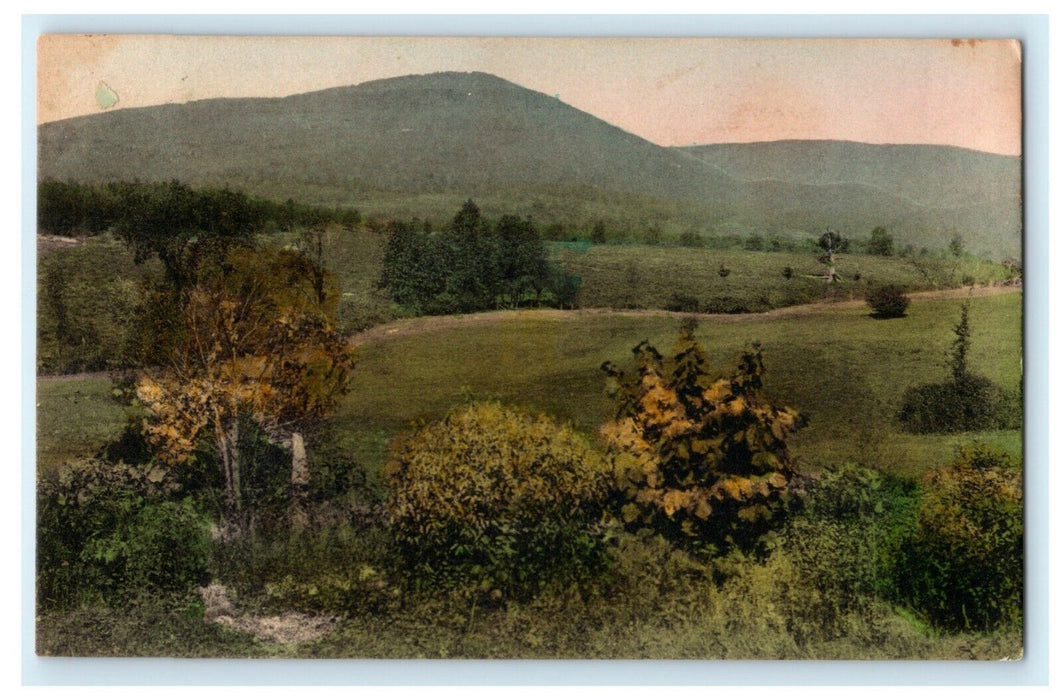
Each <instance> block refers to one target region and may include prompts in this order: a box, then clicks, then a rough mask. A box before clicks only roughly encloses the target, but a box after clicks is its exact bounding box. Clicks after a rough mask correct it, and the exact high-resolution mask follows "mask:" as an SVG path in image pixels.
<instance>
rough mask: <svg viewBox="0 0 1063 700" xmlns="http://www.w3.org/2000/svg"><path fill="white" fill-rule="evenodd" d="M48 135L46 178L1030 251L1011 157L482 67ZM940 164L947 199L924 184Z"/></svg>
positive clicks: (114, 117) (397, 207)
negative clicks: (735, 139) (628, 107)
mask: <svg viewBox="0 0 1063 700" xmlns="http://www.w3.org/2000/svg"><path fill="white" fill-rule="evenodd" d="M38 138H39V177H40V178H42V179H46V178H54V179H62V180H77V181H82V182H101V181H108V180H134V179H136V180H141V181H150V180H169V179H175V178H176V179H180V180H183V181H186V182H189V183H192V184H211V185H217V184H229V185H231V186H234V187H240V188H242V189H245V190H248V191H250V192H252V193H256V194H263V195H265V196H273V197H277V196H278V195H279V196H282V197H283V198H287V197H289V196H291V197H294V198H296V199H300V200H305V201H308V202H313V203H326V204H336V203H343V204H349V205H352V206H358V207H359V208H362V209H363V210H367V211H368V210H371V209H372V203H373V202H377V203H385V204H381V205H380V206H381V207H383V208H384V209H385V210H393V211H394V212H395V213H396V214H397V213H403V214H406V213H409V212H410V211H411V210H412V211H414V212H416V211H417V207H418V206H422V205H423V206H425V207H429V208H433V207H434V210H433V211H436V210H439V209H440V208H441V207H442V208H443V209H444V210H446V211H450V212H453V211H454V210H455V209H456V206H457V204H458V203H460V201H461V200H462V199H463V198H465V197H467V196H473V197H477V198H480V197H486V198H488V199H489V200H490V201H494V202H497V203H498V206H499V207H506V206H507V205H508V206H509V208H508V209H507V210H509V211H515V213H522V214H533V215H535V216H536V218H540V219H551V218H555V219H568V220H569V223H576V222H575V221H572V219H579V218H581V217H584V218H585V217H587V216H590V215H591V214H593V213H598V214H599V215H600V214H601V211H602V209H603V208H605V209H609V208H613V209H615V210H616V212H619V213H617V214H616V216H615V217H613V218H623V217H627V218H628V219H632V220H633V221H635V222H636V223H637V222H639V221H642V222H645V221H654V222H657V221H661V220H662V219H663V220H666V223H667V222H672V223H673V224H674V225H675V226H684V227H689V226H695V227H700V228H702V229H705V230H708V231H710V232H711V231H713V230H727V231H749V232H754V231H760V232H763V231H767V230H773V231H787V232H791V233H809V234H818V233H819V232H821V231H822V230H823V228H824V227H826V226H833V227H835V228H838V229H841V230H843V231H845V232H849V233H850V234H851V235H863V236H866V235H867V232H869V231H870V229H871V228H872V227H874V226H877V225H884V226H886V227H887V228H888V229H890V230H891V232H893V233H894V235H895V238H897V239H898V241H901V242H904V241H910V242H913V243H920V242H923V243H922V244H924V245H925V244H933V245H935V246H938V247H940V245H942V244H943V242H944V241H946V240H947V238H948V236H947V235H946V233H945V231H946V230H947V229H948V228H949V227H950V226H953V227H955V228H957V229H959V228H960V226H962V230H961V232H962V233H963V234H964V235H965V236H969V238H968V240H969V241H976V242H978V245H979V246H980V247H982V248H984V249H985V250H986V251H987V252H991V253H993V254H995V255H1002V254H1007V255H1015V254H1017V251H1018V241H1019V233H1018V232H1019V230H1020V229H1019V218H1017V217H1016V216H1014V213H1015V212H1014V211H1013V210H1014V209H1015V207H1014V206H1012V205H1013V204H1014V203H1015V200H1014V193H1015V191H1016V190H1017V189H1018V184H1017V183H1018V179H1017V177H1015V178H1012V177H1011V175H1012V170H1011V169H1009V168H1010V167H1011V166H1010V165H1009V163H1008V161H1009V159H1005V158H1003V157H1001V156H992V155H988V154H976V153H974V152H969V151H965V152H962V153H956V152H958V151H960V149H947V148H943V147H935V146H927V147H879V146H866V145H864V144H836V143H835V142H813V143H807V144H806V143H805V142H788V143H789V144H790V145H789V146H784V145H775V144H752V145H749V146H748V147H744V146H710V147H697V148H666V147H662V146H658V145H656V144H653V143H650V142H649V141H646V140H645V139H642V138H640V137H638V136H635V135H633V134H630V133H627V132H625V131H623V130H621V129H619V128H617V127H615V126H612V125H610V124H607V123H606V122H604V121H602V120H600V119H598V118H596V117H594V116H593V115H590V114H587V113H585V112H582V111H580V110H577V109H575V108H573V107H571V106H569V105H566V104H565V103H563V102H561V101H560V100H558V99H556V98H553V97H549V96H547V95H544V94H542V93H538V92H534V91H532V90H528V89H526V88H523V87H520V86H519V85H516V84H514V83H511V82H508V81H506V80H503V79H501V78H497V77H495V76H492V75H487V74H484V73H435V74H430V75H414V76H404V77H401V78H390V79H385V80H377V81H372V82H368V83H363V84H361V85H356V86H351V87H342V88H332V89H328V90H321V91H317V92H311V93H306V94H301V95H293V96H290V97H283V98H244V99H212V100H202V101H197V102H191V103H187V104H180V105H162V106H157V107H143V108H135V109H123V110H116V111H114V112H105V113H101V114H96V115H91V116H86V117H77V118H73V119H66V120H62V121H57V122H50V123H46V124H42V125H41V126H40V127H39V130H38ZM802 144H805V146H804V147H806V151H802V148H803V146H802ZM743 148H746V149H747V150H745V151H744V150H743ZM808 148H810V149H812V151H811V152H812V153H813V155H812V156H811V157H810V156H809V155H808V151H807V149H808ZM891 148H899V149H901V150H899V151H896V152H892V151H890V152H887V151H884V150H882V149H891ZM913 148H914V150H912V149H913ZM773 149H774V150H773ZM816 149H818V150H816ZM854 149H855V150H854ZM850 151H852V152H855V153H858V154H859V158H858V159H857V160H856V161H855V162H853V161H851V159H850V158H849V157H847V155H846V154H847V153H849V152H850ZM773 160H778V164H779V165H778V167H777V168H774V169H773V166H772V162H773ZM1010 160H1011V161H1014V160H1015V159H1010ZM935 163H936V164H937V165H935ZM972 163H975V164H976V165H977V167H975V165H971V164H972ZM983 163H985V164H986V165H984V166H983V165H982V164H983ZM838 164H841V165H843V166H844V167H837V165H838ZM942 164H944V165H942ZM946 166H947V167H946ZM928 169H929V170H930V171H935V172H937V173H939V178H940V179H941V180H942V181H943V182H942V183H940V186H939V188H938V190H939V191H942V192H945V193H947V195H948V196H946V197H930V198H928V197H926V196H922V195H925V194H926V193H927V192H928V191H930V190H929V189H928V188H927V187H926V186H925V183H926V182H927V181H933V180H934V179H935V176H934V175H932V174H930V173H928V172H927V171H928ZM906 171H907V172H909V174H911V173H916V172H919V173H920V175H919V177H917V178H916V177H913V178H908V179H906V176H905V174H904V173H905V172H906ZM976 171H977V172H978V173H979V176H978V178H975V181H972V182H973V184H972V183H971V182H968V179H969V178H968V174H969V173H971V172H976ZM835 173H836V174H837V175H836V176H835ZM972 192H973V193H974V195H975V196H976V197H975V196H971V194H970V193H972ZM1001 192H1005V194H1003V195H1000V196H999V197H996V198H994V197H995V196H996V195H998V194H999V193H1001ZM478 201H479V200H478ZM543 202H546V205H543ZM367 203H368V204H369V206H366V204H367ZM588 203H591V204H588ZM485 209H486V207H485ZM993 212H996V213H995V214H994V213H993ZM381 213H388V211H383V212H381ZM425 213H426V214H427V213H428V212H425ZM580 223H582V222H580ZM972 249H977V248H974V247H972Z"/></svg>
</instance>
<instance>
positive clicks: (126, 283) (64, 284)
mask: <svg viewBox="0 0 1063 700" xmlns="http://www.w3.org/2000/svg"><path fill="white" fill-rule="evenodd" d="M263 240H264V241H265V242H268V243H272V244H274V245H289V246H296V245H302V244H303V241H302V238H301V235H300V234H297V233H278V234H272V235H269V236H265V237H264V238H263ZM386 247H387V234H386V233H382V232H375V231H373V230H371V229H369V228H366V227H361V226H359V227H353V228H345V227H341V226H338V225H334V226H331V227H329V229H328V230H327V231H326V232H325V233H324V235H323V238H322V259H323V262H324V264H325V266H326V267H328V268H329V269H330V270H331V271H332V272H333V273H335V275H336V279H337V283H338V286H339V288H340V292H341V294H342V297H341V300H340V306H339V314H338V315H339V323H340V325H341V328H342V330H344V331H345V332H351V333H353V332H356V331H359V330H363V329H365V328H369V327H372V326H375V325H379V324H381V323H385V322H387V321H390V320H393V319H395V318H399V317H402V316H404V315H407V313H408V312H406V311H405V310H403V309H402V308H400V307H398V306H397V305H396V304H394V303H393V302H392V301H391V300H390V299H389V298H388V297H387V295H386V294H385V293H384V292H382V291H381V290H379V289H377V281H378V280H379V279H380V269H381V265H382V263H383V258H384V252H385V250H386ZM551 248H552V251H553V252H552V255H553V256H554V257H555V258H556V259H557V260H558V261H559V262H560V263H561V265H562V266H563V267H564V268H565V269H566V270H567V271H568V272H569V273H571V274H573V275H577V276H578V277H580V279H581V280H582V285H581V288H580V291H579V295H578V297H577V303H578V304H579V306H581V307H583V308H622V309H623V308H636V309H663V308H677V307H675V306H674V304H675V301H676V299H675V297H676V296H677V295H678V296H679V297H683V298H685V299H686V302H685V303H686V304H688V305H689V304H693V305H694V306H693V307H690V306H684V307H682V310H685V311H692V310H698V311H703V312H722V313H735V312H745V311H763V310H766V309H771V308H779V307H786V306H792V305H795V304H804V303H808V302H813V301H819V300H822V299H824V298H825V297H827V296H829V297H830V298H832V299H861V298H863V296H864V293H865V292H866V290H867V288H868V286H869V285H871V284H885V283H891V284H899V285H902V286H905V287H907V288H908V289H911V290H919V289H935V288H948V287H958V286H960V285H961V283H974V284H985V283H994V282H999V281H1000V280H1002V279H1004V277H1005V275H1006V271H1005V269H1004V267H1003V266H1001V265H997V264H994V263H988V262H984V261H981V260H977V259H974V258H959V259H957V258H918V259H915V260H914V261H913V260H906V259H902V258H899V257H879V256H869V255H842V256H840V258H839V262H838V268H837V269H838V273H839V274H840V275H841V276H842V281H841V282H840V283H839V284H837V285H836V286H835V287H834V288H833V289H832V290H831V291H830V292H829V294H828V293H827V289H826V286H825V285H824V284H823V281H822V280H821V279H818V275H820V274H822V266H821V265H819V263H817V262H816V258H815V255H813V254H810V253H785V252H759V251H758V252H752V251H744V250H732V251H719V250H709V249H701V248H676V247H661V246H641V245H602V246H577V247H576V249H573V248H571V247H568V248H567V247H565V246H562V245H556V246H552V247H551ZM581 250H582V252H580V251H581ZM721 265H724V266H725V267H726V268H727V269H729V270H730V273H729V274H728V275H727V276H726V277H721V276H720V275H719V274H718V270H719V268H720V266H721ZM787 267H789V268H792V269H793V273H794V274H793V277H792V278H791V279H786V278H785V277H783V274H782V271H783V269H784V268H787ZM41 268H42V276H41V282H40V283H39V286H38V298H39V299H40V304H39V313H38V326H39V330H38V334H37V337H38V347H39V353H38V360H37V366H38V371H39V372H41V373H46V374H50V373H55V372H60V371H68V372H77V371H92V370H100V369H108V368H113V367H114V366H116V364H120V355H121V353H122V350H123V348H124V346H125V344H126V342H127V335H128V329H129V326H130V324H131V323H132V321H131V319H132V314H133V310H134V308H135V306H136V304H137V303H138V301H139V296H138V295H139V293H140V292H139V289H140V287H139V283H138V280H139V279H140V278H142V277H144V276H146V275H150V274H157V273H158V268H159V265H158V264H157V261H151V262H150V263H149V264H148V265H145V266H139V267H137V266H134V265H133V264H132V256H131V254H130V253H129V252H128V251H127V250H126V248H125V247H124V246H123V245H122V244H121V243H119V242H118V241H116V240H114V239H113V238H111V237H110V236H107V235H103V236H99V237H97V238H94V239H90V240H89V241H88V242H87V243H85V244H84V245H81V246H78V247H73V248H68V249H64V250H56V251H53V252H51V253H50V254H48V255H46V256H45V257H43V258H42V262H41ZM49 275H51V279H53V280H55V281H60V282H61V285H59V286H55V285H53V287H52V288H48V287H47V285H46V281H45V280H46V279H48V278H49ZM857 275H859V279H856V277H857ZM60 313H61V314H63V315H64V317H65V319H66V321H65V323H66V326H67V329H68V330H67V331H66V333H65V337H66V338H67V340H66V341H65V343H64V344H63V345H62V346H60V344H59V343H58V342H57V337H56V330H57V318H58V317H57V314H60Z"/></svg>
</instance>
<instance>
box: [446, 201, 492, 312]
mask: <svg viewBox="0 0 1063 700" xmlns="http://www.w3.org/2000/svg"><path fill="white" fill-rule="evenodd" d="M442 240H443V242H444V245H445V247H446V249H445V251H444V254H445V259H446V263H445V264H446V270H447V289H446V293H447V294H448V295H449V296H450V297H451V298H452V299H453V300H454V303H455V304H456V306H457V310H459V311H465V312H468V311H477V310H479V309H486V308H492V307H493V306H495V304H496V299H497V297H498V293H499V287H500V281H501V276H500V275H499V269H498V259H499V250H498V240H497V238H496V237H495V236H494V235H493V233H492V231H491V229H490V226H488V224H487V222H486V221H485V220H484V219H483V218H482V217H481V216H480V208H479V207H477V206H476V203H475V202H473V201H472V200H471V199H470V200H467V201H466V202H465V204H463V205H462V207H461V210H460V211H458V213H457V214H456V215H455V216H454V219H453V221H451V224H450V227H449V229H448V230H447V231H446V232H445V233H444V236H443V239H442Z"/></svg>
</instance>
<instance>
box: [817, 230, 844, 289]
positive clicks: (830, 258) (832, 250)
mask: <svg viewBox="0 0 1063 700" xmlns="http://www.w3.org/2000/svg"><path fill="white" fill-rule="evenodd" d="M843 242H844V240H843V239H842V237H841V234H839V233H837V232H836V231H833V230H831V229H827V232H826V233H824V234H823V235H822V236H820V237H819V247H820V250H822V251H823V255H821V256H820V257H819V261H820V262H821V263H823V264H824V265H826V266H827V269H826V272H824V273H823V279H824V280H826V281H827V283H828V284H833V283H834V282H837V281H838V280H839V279H840V278H839V277H838V273H837V271H836V270H835V258H834V256H835V255H836V254H838V253H840V252H841V249H842V244H843Z"/></svg>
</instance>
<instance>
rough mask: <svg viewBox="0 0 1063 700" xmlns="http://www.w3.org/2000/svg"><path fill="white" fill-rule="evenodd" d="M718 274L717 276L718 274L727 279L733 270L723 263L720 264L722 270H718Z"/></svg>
mask: <svg viewBox="0 0 1063 700" xmlns="http://www.w3.org/2000/svg"><path fill="white" fill-rule="evenodd" d="M716 273H717V274H718V275H719V276H720V277H726V276H727V275H729V274H731V269H730V268H728V267H727V266H726V265H724V264H723V263H720V269H719V270H717V271H716Z"/></svg>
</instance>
